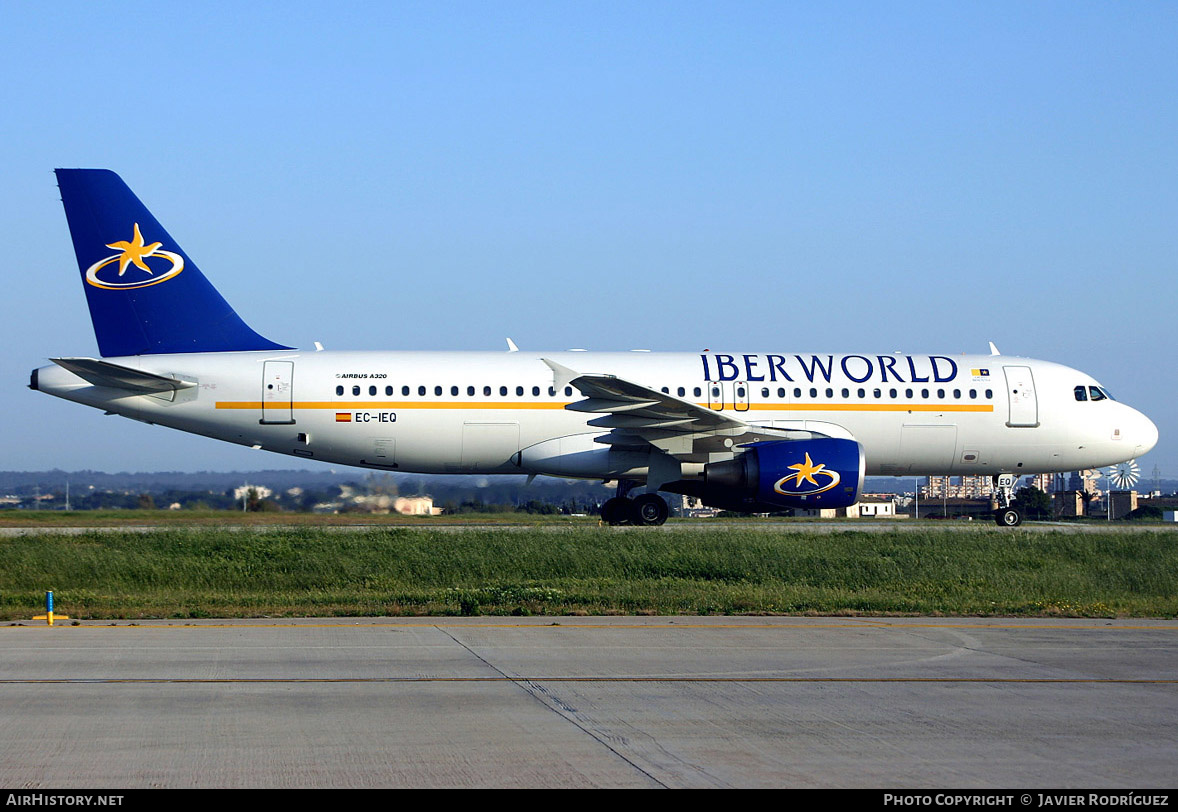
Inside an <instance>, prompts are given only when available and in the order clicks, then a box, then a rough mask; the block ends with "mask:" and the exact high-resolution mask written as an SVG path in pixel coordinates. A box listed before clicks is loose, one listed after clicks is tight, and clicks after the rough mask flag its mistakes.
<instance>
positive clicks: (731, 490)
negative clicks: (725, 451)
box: [700, 437, 865, 509]
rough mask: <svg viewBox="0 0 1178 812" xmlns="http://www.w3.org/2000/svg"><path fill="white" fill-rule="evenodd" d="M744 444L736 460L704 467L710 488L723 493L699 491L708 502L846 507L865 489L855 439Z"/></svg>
mask: <svg viewBox="0 0 1178 812" xmlns="http://www.w3.org/2000/svg"><path fill="white" fill-rule="evenodd" d="M744 448H745V451H744V453H743V454H739V455H737V456H736V457H735V458H734V459H731V460H726V461H724V462H713V463H709V464H708V465H705V466H704V482H705V489H706V491H708V492H710V494H709V495H712V496H717V497H720V499H719V500H714V499H709V498H708V497H707V496H704V495H703V494H700V496H701V498H703V499H704V501H705V502H707V503H713V502H715V501H722V502H724V503H726V504H731V503H732V502H733V501H734V500H738V501H739V502H743V503H745V504H748V505H753V504H755V505H759V506H761V507H762V508H764V506H774V507H777V508H812V509H817V508H841V507H848V506H849V505H853V504H855V502H856V501H857V500H858V498H859V493H860V492H861V491H862V490H863V473H864V470H865V468H864V460H863V447H862V446H861V445H859V443H857V442H855V441H854V440H844V439H838V438H833V437H819V438H814V439H811V440H770V441H766V442H760V443H750V444H749V445H747V446H744ZM753 509H756V508H753Z"/></svg>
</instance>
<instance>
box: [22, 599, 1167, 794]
mask: <svg viewBox="0 0 1178 812" xmlns="http://www.w3.org/2000/svg"><path fill="white" fill-rule="evenodd" d="M67 623H68V621H67ZM0 720H2V722H0V786H6V787H9V788H38V787H47V788H48V787H54V788H66V787H95V788H98V787H422V786H425V787H438V786H446V787H492V786H494V787H500V786H528V787H752V786H767V787H881V788H904V787H924V788H935V787H991V788H1014V787H1110V788H1111V787H1124V788H1138V789H1140V788H1148V787H1160V788H1165V787H1174V786H1176V785H1178V622H1174V621H1105V620H1099V621H1088V620H1059V621H1051V620H977V619H966V620H934V619H917V618H901V619H878V618H875V619H841V618H697V617H676V618H523V619H518V620H517V619H508V618H504V619H494V618H468V619H363V620H354V619H349V620H340V621H330V620H327V621H313V620H312V621H305V620H302V621H231V622H225V621H217V622H207V623H200V622H194V623H188V624H185V623H183V622H178V621H173V622H161V621H153V622H144V623H141V624H140V625H129V624H127V623H126V622H120V623H119V624H118V625H105V624H101V623H97V622H95V623H86V624H83V625H80V626H71V625H59V626H56V627H54V628H52V629H50V628H46V627H45V626H35V625H32V624H31V623H29V624H28V625H23V626H7V627H2V628H0Z"/></svg>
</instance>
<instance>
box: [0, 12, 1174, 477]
mask: <svg viewBox="0 0 1178 812" xmlns="http://www.w3.org/2000/svg"><path fill="white" fill-rule="evenodd" d="M0 21H2V24H0V75H3V76H5V77H7V78H6V80H5V82H3V83H2V84H0V105H2V106H0V110H2V111H3V113H2V126H0V146H2V148H3V156H4V158H3V160H0V167H3V174H2V176H0V177H2V179H3V186H2V189H3V194H2V195H0V216H2V217H3V222H4V233H5V236H6V239H5V245H6V257H5V260H4V262H3V266H2V267H3V269H4V279H5V284H6V288H7V295H6V296H5V297H4V300H3V302H4V304H3V316H4V317H3V319H2V320H0V340H2V341H3V344H4V348H5V349H4V352H3V353H2V354H0V365H2V369H0V373H2V374H0V381H6V382H7V383H6V384H5V385H4V386H2V387H0V406H2V407H3V409H4V411H5V413H6V414H7V416H8V419H7V421H6V425H7V429H6V430H5V432H4V439H3V444H2V446H0V448H2V450H3V460H0V468H5V469H42V468H52V467H58V468H66V469H77V468H95V469H104V470H156V469H174V470H201V469H231V468H264V467H275V466H281V465H282V464H283V461H282V459H281V458H279V457H275V456H272V455H262V454H260V453H259V452H251V451H248V450H245V449H239V448H234V447H231V446H227V445H222V444H218V443H215V442H212V441H208V440H203V439H200V438H194V437H187V436H185V435H181V434H179V433H176V432H172V431H169V430H167V429H162V428H158V427H147V426H143V425H140V424H136V423H132V422H130V421H126V420H121V419H118V418H111V417H103V416H102V415H101V414H100V413H98V412H96V411H93V410H88V409H85V408H83V407H78V406H74V405H71V404H68V403H65V402H64V401H57V400H55V399H52V398H47V397H45V396H43V395H38V394H37V393H34V392H30V391H29V390H27V389H26V388H24V385H25V383H26V382H27V375H28V371H29V370H30V369H31V368H33V367H35V366H38V365H40V364H42V363H44V362H45V359H46V358H47V357H48V356H50V355H59V354H60V355H86V354H94V353H95V352H96V347H95V343H94V338H93V334H92V332H91V329H90V325H89V319H88V316H87V312H86V306H85V301H84V297H83V293H82V290H81V287H80V281H79V277H78V273H77V269H76V264H75V262H74V257H73V253H72V248H71V245H70V241H69V236H68V232H67V229H66V225H65V218H64V216H63V214H62V212H61V207H60V203H59V202H58V199H57V193H56V188H55V185H54V180H53V176H52V174H51V170H52V169H53V168H54V167H56V166H88V167H105V168H110V169H114V170H115V171H117V172H119V173H120V174H121V175H122V176H123V178H124V179H125V180H126V181H127V182H128V183H129V184H130V185H131V187H132V188H133V189H134V190H135V191H136V192H137V193H138V195H139V196H140V197H141V198H142V199H143V201H144V202H145V203H146V204H147V205H148V206H149V208H151V209H152V211H153V212H154V213H155V214H156V215H157V217H158V218H159V219H160V220H161V221H162V222H163V223H164V224H165V226H166V227H167V228H168V229H169V231H170V232H171V233H172V235H173V236H174V237H175V238H176V239H177V240H178V241H179V242H180V243H181V244H182V245H183V246H184V248H185V250H186V251H187V253H188V254H189V255H190V256H191V257H192V258H193V259H194V260H195V261H196V262H197V263H198V264H199V265H200V266H201V268H202V270H203V271H204V272H205V273H206V275H208V276H209V277H210V279H211V280H212V281H213V282H214V284H215V285H216V286H217V287H218V288H219V289H220V290H221V291H222V293H223V294H225V296H226V298H227V299H229V301H230V302H231V303H232V304H233V305H234V306H235V308H236V309H237V310H238V312H239V313H240V314H241V315H242V316H243V318H245V319H246V321H247V322H249V323H250V324H251V326H253V327H255V328H256V329H257V330H258V331H259V332H261V333H262V334H263V335H266V336H267V337H269V338H272V339H274V340H276V341H279V342H283V343H290V344H295V345H298V346H309V345H310V344H311V342H313V341H322V342H323V343H324V344H325V345H327V347H328V348H331V349H496V350H497V349H500V348H502V347H503V346H504V342H503V338H504V336H508V335H510V336H511V337H512V338H514V339H515V341H516V342H517V343H518V344H519V345H520V346H521V347H525V348H537V349H539V348H543V349H549V350H551V349H563V348H567V347H589V348H592V349H602V350H608V349H628V348H631V347H649V348H652V349H659V350H697V349H700V348H702V347H711V348H720V347H723V348H732V349H736V350H745V351H787V352H788V351H815V350H819V351H824V352H825V351H834V352H843V351H846V352H851V351H869V352H890V351H893V350H902V351H909V352H937V353H946V354H947V353H958V352H983V351H985V350H986V346H987V345H986V342H987V341H991V340H993V341H994V342H996V343H997V344H998V346H999V347H1000V348H1001V349H1002V351H1003V352H1005V353H1009V354H1012V355H1026V356H1031V357H1036V358H1046V359H1050V360H1054V361H1059V362H1061V363H1065V364H1068V365H1071V366H1075V367H1078V368H1080V369H1083V370H1085V371H1087V372H1090V373H1091V374H1093V375H1094V376H1096V377H1097V378H1098V379H1100V380H1101V381H1102V382H1103V383H1105V384H1106V385H1107V386H1108V387H1109V388H1110V389H1111V390H1112V391H1113V392H1114V394H1116V395H1117V396H1118V397H1119V398H1120V399H1122V400H1124V401H1126V402H1129V403H1131V404H1133V405H1135V406H1137V407H1139V408H1141V409H1142V410H1143V411H1144V412H1146V413H1147V414H1149V415H1150V416H1151V417H1152V418H1153V419H1154V420H1155V422H1157V423H1158V425H1159V428H1160V430H1161V442H1160V443H1159V446H1158V448H1157V449H1156V450H1155V451H1154V452H1153V453H1151V454H1150V455H1149V456H1148V457H1147V458H1145V459H1143V460H1142V461H1141V464H1142V467H1143V469H1144V472H1145V473H1146V474H1148V473H1149V471H1150V470H1151V469H1152V467H1153V465H1155V464H1156V465H1158V467H1159V468H1160V469H1161V471H1162V474H1163V476H1167V477H1174V476H1178V417H1176V412H1175V409H1174V407H1173V390H1174V386H1173V372H1172V371H1171V370H1170V369H1169V364H1168V360H1169V356H1170V353H1171V352H1172V350H1173V347H1174V346H1175V344H1176V341H1175V339H1176V338H1178V327H1176V326H1175V319H1174V318H1173V316H1172V311H1173V310H1174V306H1175V304H1174V303H1175V302H1176V301H1178V295H1176V294H1178V282H1176V281H1175V279H1176V274H1175V270H1176V268H1175V266H1176V258H1178V250H1176V249H1178V228H1176V226H1178V104H1176V103H1175V100H1176V99H1178V48H1175V47H1174V43H1175V42H1178V5H1175V4H1173V3H1116V4H1114V3H1082V2H1067V3H1024V2H1018V3H1003V2H984V3H964V2H960V3H940V2H928V3H917V2H914V3H886V2H870V3H806V4H800V3H786V2H777V3H756V2H744V3H742V2H723V3H719V2H718V3H690V2H668V3H655V2H646V3H637V4H635V3H606V2H599V3H560V2H543V3H528V2H504V3H485V2H462V3H447V2H421V3H396V2H380V3H330V4H328V3H322V4H318V3H316V4H312V3H247V4H242V3H196V4H161V3H104V4H95V3H71V2H62V3H53V4H31V3H23V2H11V0H0ZM291 463H292V464H294V463H295V461H291Z"/></svg>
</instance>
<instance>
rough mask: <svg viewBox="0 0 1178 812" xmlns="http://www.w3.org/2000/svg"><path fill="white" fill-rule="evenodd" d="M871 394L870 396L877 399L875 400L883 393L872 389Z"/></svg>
mask: <svg viewBox="0 0 1178 812" xmlns="http://www.w3.org/2000/svg"><path fill="white" fill-rule="evenodd" d="M871 394H872V395H874V396H875V397H877V398H878V397H882V396H883V392H881V391H880V390H878V389H873V390H872V392H871Z"/></svg>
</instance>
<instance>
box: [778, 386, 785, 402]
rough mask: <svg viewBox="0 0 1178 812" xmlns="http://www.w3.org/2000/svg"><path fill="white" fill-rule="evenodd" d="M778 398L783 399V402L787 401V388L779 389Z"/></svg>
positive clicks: (780, 387) (781, 387)
mask: <svg viewBox="0 0 1178 812" xmlns="http://www.w3.org/2000/svg"><path fill="white" fill-rule="evenodd" d="M777 397H779V398H781V399H782V400H785V387H784V386H779V387H777Z"/></svg>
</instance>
